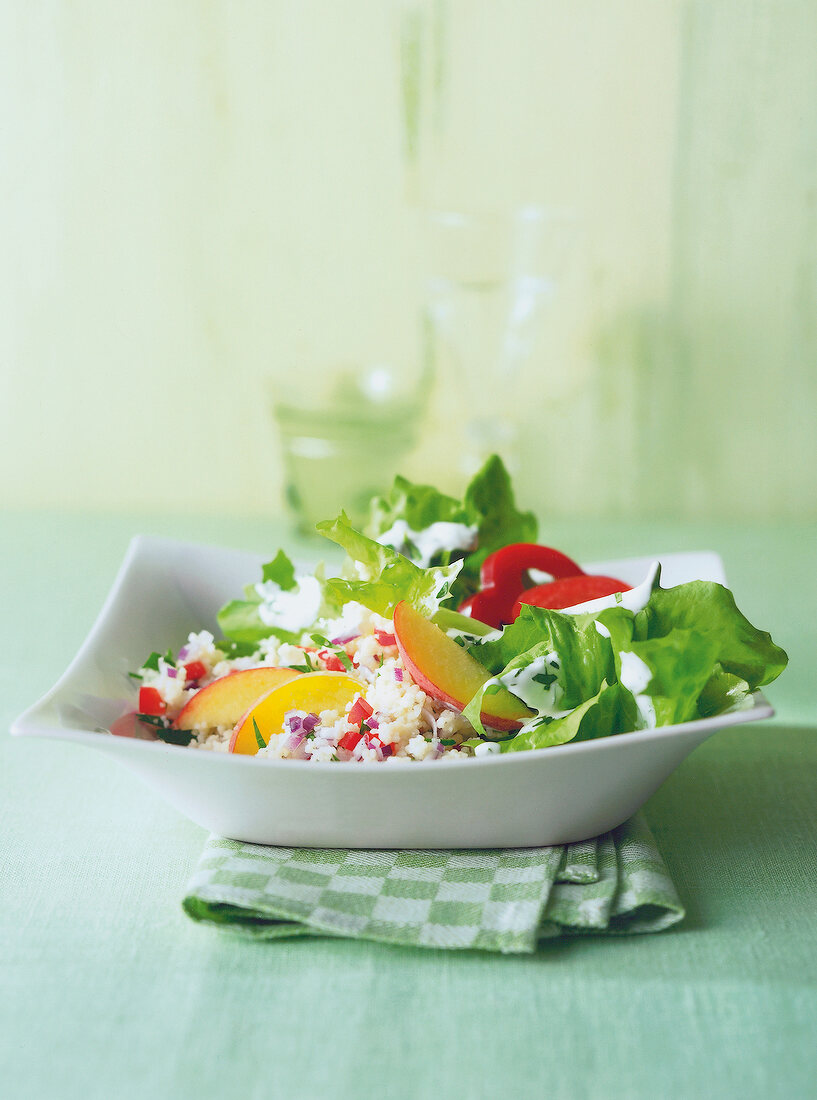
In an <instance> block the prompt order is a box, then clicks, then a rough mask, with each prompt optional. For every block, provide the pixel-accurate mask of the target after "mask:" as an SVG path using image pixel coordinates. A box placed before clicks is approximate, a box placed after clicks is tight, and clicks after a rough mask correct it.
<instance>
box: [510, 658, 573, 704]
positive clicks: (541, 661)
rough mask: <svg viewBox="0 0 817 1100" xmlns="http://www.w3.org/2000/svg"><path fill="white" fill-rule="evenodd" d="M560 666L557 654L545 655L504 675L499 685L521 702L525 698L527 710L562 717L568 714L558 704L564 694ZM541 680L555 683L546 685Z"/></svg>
mask: <svg viewBox="0 0 817 1100" xmlns="http://www.w3.org/2000/svg"><path fill="white" fill-rule="evenodd" d="M560 666H561V662H560V661H559V658H558V656H557V655H556V654H555V653H545V654H542V655H541V656H539V657H534V659H533V660H532V661H531V662H530V664H529V665H525V666H523V667H522V668H514V669H511V671H510V672H506V673H504V675H502V676H500V677H499V679H498V681H497V682H498V683H500V684H502V685H503V687H506V688H507V689H508V691H510V692H512V693H513V694H514V695H515V696H516V697H517V699H521V700H522V702H523V703H524V704H525V706H526V707H530V709H531V710H535V711H538V713H539V715H540V716H541V715H543V714H547V715H550V716H551V717H553V718H557V717H561V715H562V714H563V713H566V712H563V711H560V710H558V704H559V703H560V702H561V699H562V697H563V695H564V690H563V689H562V685H561V684H560V683H559V677H558V673H559V669H560ZM537 677H540V678H541V677H546V678H547V679H548V680H550V681H551V682H550V683H549V684H545V683H542V681H541V679H537ZM551 677H552V679H551Z"/></svg>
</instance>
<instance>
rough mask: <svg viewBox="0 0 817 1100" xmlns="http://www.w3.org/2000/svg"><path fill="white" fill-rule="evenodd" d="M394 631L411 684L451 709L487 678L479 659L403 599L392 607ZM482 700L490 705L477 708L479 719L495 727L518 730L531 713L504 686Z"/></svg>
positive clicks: (460, 708)
mask: <svg viewBox="0 0 817 1100" xmlns="http://www.w3.org/2000/svg"><path fill="white" fill-rule="evenodd" d="M394 634H395V637H396V638H397V646H398V649H399V650H400V656H401V657H402V658H403V664H404V665H405V666H406V668H407V669H408V671H409V673H410V675H411V678H412V680H414V682H415V684H417V685H418V686H419V687H421V688H422V689H423V691H424V692H425V693H426V695H430V696H431V698H432V699H438V700H439V701H440V702H441V703H445V704H446V705H447V706H449V707H453V708H454V709H455V710H462V709H463V708H464V707H465V705H466V704H467V703H468V701H469V700H470V699H472V698H473V697H474V695H476V693H477V692H478V691H479V689H480V688H481V687H482V685H483V684H484V683H486V681H488V680H490V679H491V674H490V673H489V672H488V670H487V669H486V668H483V667H482V665H481V664H480V663H479V661H475V660H474V658H473V657H472V656H471V655H470V654H468V653H466V652H465V650H464V649H463V648H462V646H458V645H457V643H456V642H455V641H454V639H453V638H449V637H448V635H447V634H444V633H443V631H442V630H440V628H439V627H438V626H435V624H434V623H432V622H431V621H430V620H429V619H426V618H424V617H423V616H422V615H421V614H420V613H419V611H415V610H414V608H413V607H412V606H411V605H410V604H407V603H406V602H405V601H401V602H400V603H399V604H398V605H397V607H396V608H395V609H394ZM485 702H486V704H487V705H488V707H489V708H490V709H488V710H483V711H481V717H482V723H483V725H485V726H490V727H491V728H492V729H495V730H518V729H519V727H520V726H521V725H522V723H523V722H525V721H526V720H527V719H528V718H531V717H532V716H533V715H532V712H531V711H529V710H528V708H527V707H526V706H525V705H524V704H523V703H520V702H519V700H518V699H517V698H515V697H514V696H513V695H511V693H510V692H509V691H506V690H505V689H504V688H502V689H501V690H500V691H497V692H496V693H494V694H491V695H488V696H486V699H485Z"/></svg>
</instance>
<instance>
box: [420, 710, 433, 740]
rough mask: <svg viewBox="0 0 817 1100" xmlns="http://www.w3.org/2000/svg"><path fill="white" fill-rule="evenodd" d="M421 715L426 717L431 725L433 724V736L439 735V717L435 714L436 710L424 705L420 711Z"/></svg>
mask: <svg viewBox="0 0 817 1100" xmlns="http://www.w3.org/2000/svg"><path fill="white" fill-rule="evenodd" d="M420 717H421V718H425V720H426V722H428V724H429V726H431V736H432V737H436V736H437V719H436V717H435V715H434V711H433V710H432V709H431V708H430V707H423V709H422V710H421V711H420Z"/></svg>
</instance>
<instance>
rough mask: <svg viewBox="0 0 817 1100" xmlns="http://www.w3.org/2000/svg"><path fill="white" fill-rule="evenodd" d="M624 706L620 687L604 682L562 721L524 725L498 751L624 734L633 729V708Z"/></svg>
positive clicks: (544, 720)
mask: <svg viewBox="0 0 817 1100" xmlns="http://www.w3.org/2000/svg"><path fill="white" fill-rule="evenodd" d="M627 704H628V700H627V698H626V696H625V694H624V693H623V692H622V689H621V685H620V684H608V683H607V681H606V680H605V681H603V682H602V685H601V687H600V688H599V690H598V691H597V692H596V694H595V695H593V696H592V697H591V698H590V699H586V700H585V701H584V702H583V703H580V704H579V706H577V707H574V709H573V710H571V711H570V713H569V714H566V715H564V716H563V717H561V718H550V717H548V716H544V717H541V718H534V719H533V721H531V722H528V723H526V724H525V726H523V728H522V729H521V730H520V732H519V733H518V734H517V735H516V737H513V738H511V739H510V740H509V741H503V742H502V743H501V745H500V751H501V752H520V751H523V750H525V749H546V748H549V747H550V746H551V745H564V744H566V743H567V742H568V741H590V740H591V739H593V738H596V737H609V736H610V735H611V734H615V733H624V732H625V731H626V730H629V729H632V728H633V727H632V725H631V724H630V723H631V721H632V720H633V714H632V709H631V708H630V707H628V705H627Z"/></svg>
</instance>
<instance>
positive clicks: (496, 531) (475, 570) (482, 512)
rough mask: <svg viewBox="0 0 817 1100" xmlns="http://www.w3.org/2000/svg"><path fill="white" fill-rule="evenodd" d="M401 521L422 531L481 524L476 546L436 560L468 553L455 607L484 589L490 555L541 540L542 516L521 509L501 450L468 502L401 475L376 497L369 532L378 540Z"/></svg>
mask: <svg viewBox="0 0 817 1100" xmlns="http://www.w3.org/2000/svg"><path fill="white" fill-rule="evenodd" d="M397 520H404V521H405V522H406V524H407V525H408V526H409V528H411V530H413V531H422V530H424V529H425V528H427V527H430V526H431V524H432V523H463V524H466V525H467V526H469V527H476V528H477V547H476V549H475V550H474V551H472V552H471V553H465V554H463V553H462V552H457V551H455V552H454V553H453V554H440V555H438V557H437V558H435V559H434V560H433V561H432V563H431V564H432V565H433V566H436V565H440V566H445V565H448V564H449V563H450V561H451V560H452V559H455V560H456V559H459V558H462V560H463V567H462V571H461V573H460V574H459V576H458V577H457V579H456V581H455V582H454V584H453V585H452V589H451V600H452V602H453V604H454V605H455V606H458V605H459V604H460V603H461V602H462V601H463V600H464V599H466V598H467V597H468V596H470V595H473V593H474V592H476V591H477V589H478V588H479V571H480V567H481V565H482V563H483V561H484V560H485V559H486V558H487V557H488V555H489V554H492V553H493V552H494V550H498V549H499V548H500V547H501V546H507V545H509V544H510V543H513V542H535V541H536V532H537V525H536V519H535V517H534V515H533V513H532V512H520V511H518V509H517V507H516V503H515V500H514V495H513V490H512V488H511V479H510V476H509V475H508V471H507V470H506V469H505V466H504V464H503V462H502V459H501V458H499V456H498V455H492V456H491V457H490V458H489V459H488V460H487V462H486V463H485V465H484V466H483V467H482V469H480V470H479V471H478V472H477V473H476V474H475V476H474V478H473V479H472V480H471V482H470V484H469V485H468V487H467V488H466V490H465V496H464V497H463V499H462V501H458V500H456V499H455V498H454V497H450V496H447V495H446V494H445V493H441V492H440V491H439V490H438V489H435V488H434V487H433V486H431V485H420V484H416V483H414V482H410V481H407V480H406V478H403V477H398V478H396V479H395V482H394V485H393V486H392V488H391V489H390V490H389V492H388V493H386V494H385V495H384V496H381V497H375V499H374V500H373V501H372V504H371V508H370V514H369V522H368V524H367V527H366V533H367V534H368V535H370V536H371V537H372V538H375V539H376V538H377V537H378V536H380V535H382V534H383V533H384V532H386V531H388V530H389V529H390V528H391V527H393V526H394V524H395V523H396V521H397Z"/></svg>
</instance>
